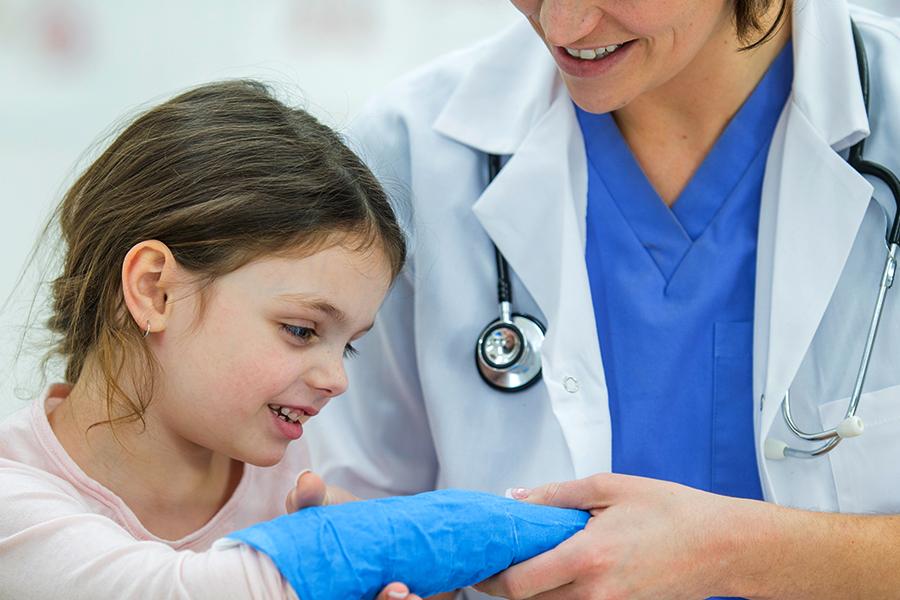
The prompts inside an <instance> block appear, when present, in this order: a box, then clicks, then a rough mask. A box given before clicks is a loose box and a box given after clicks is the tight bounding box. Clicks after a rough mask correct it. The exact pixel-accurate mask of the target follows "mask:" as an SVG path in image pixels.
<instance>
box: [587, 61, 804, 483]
mask: <svg viewBox="0 0 900 600" xmlns="http://www.w3.org/2000/svg"><path fill="white" fill-rule="evenodd" d="M792 78H793V61H792V56H791V46H790V44H788V46H787V47H786V48H785V49H784V50H783V51H782V52H781V53H780V54H779V56H778V57H777V59H776V60H775V62H774V63H773V64H772V65H771V67H770V68H769V70H768V72H767V73H766V75H765V76H764V78H763V79H762V81H761V82H760V83H759V85H758V86H757V87H756V89H755V90H754V91H753V93H752V95H751V96H750V97H749V98H748V99H747V101H746V102H745V103H744V105H743V106H742V107H741V109H740V110H739V112H738V113H737V114H736V115H735V116H734V118H733V119H732V120H731V122H730V123H729V124H728V127H727V128H726V130H725V131H724V133H723V134H722V135H721V137H720V138H719V140H718V141H717V142H716V144H715V146H714V147H713V149H712V151H711V152H710V153H709V155H708V156H707V157H706V159H705V161H704V162H703V164H702V165H701V166H700V168H699V169H698V170H697V172H696V173H695V174H694V176H693V178H692V179H691V181H690V182H689V183H688V185H687V187H686V188H685V189H684V191H683V192H682V193H681V195H680V196H679V197H678V199H677V201H676V202H675V203H674V205H673V206H672V208H671V209H670V208H668V207H667V206H666V205H665V204H664V203H663V201H662V200H661V199H660V197H659V195H658V194H657V193H656V192H655V190H654V189H653V187H652V186H651V185H650V183H649V182H648V180H647V177H646V176H645V175H644V173H643V172H642V171H641V168H640V166H639V165H638V163H637V161H636V160H635V158H634V156H633V155H632V153H631V150H630V149H629V148H628V145H627V144H626V142H625V141H624V139H623V138H622V136H621V134H620V132H619V130H618V127H617V126H616V123H615V121H614V120H613V119H612V117H611V115H609V114H600V115H596V114H590V113H586V112H584V111H581V110H578V120H579V123H580V125H581V129H582V132H583V134H584V139H585V147H586V150H587V157H588V208H587V246H586V252H585V253H586V261H587V267H588V275H589V278H590V284H591V295H592V299H593V305H594V314H595V316H596V323H597V333H598V337H599V340H600V349H601V354H602V357H603V359H602V360H603V368H604V370H605V373H606V380H607V385H608V388H609V407H610V413H611V415H610V416H611V419H612V466H613V471H614V472H617V473H628V474H633V475H642V476H646V477H653V478H658V479H665V480H669V481H675V482H679V483H682V484H685V485H688V486H691V487H695V488H699V489H702V490H708V491H711V492H715V493H718V494H726V495H729V496H741V497H745V498H757V499H759V498H762V492H761V489H760V481H759V472H758V470H757V465H756V452H755V449H754V439H753V408H752V406H753V400H752V377H751V372H752V358H751V355H752V341H753V302H754V287H755V274H756V238H757V225H758V223H759V204H760V195H761V188H762V180H763V173H764V170H765V162H766V156H767V154H768V149H769V144H770V142H771V140H772V134H773V132H774V129H775V124H776V122H777V120H778V117H779V115H780V114H781V112H782V109H783V108H784V105H785V102H786V100H787V98H788V95H789V93H790V88H791V82H792Z"/></svg>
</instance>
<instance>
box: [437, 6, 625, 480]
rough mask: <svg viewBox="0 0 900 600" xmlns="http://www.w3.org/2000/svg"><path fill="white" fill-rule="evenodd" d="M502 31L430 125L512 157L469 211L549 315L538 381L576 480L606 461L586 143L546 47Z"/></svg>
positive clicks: (523, 27) (525, 34)
mask: <svg viewBox="0 0 900 600" xmlns="http://www.w3.org/2000/svg"><path fill="white" fill-rule="evenodd" d="M504 35H505V36H507V37H506V39H502V37H501V39H500V40H495V42H492V43H494V44H496V47H495V48H492V49H490V50H488V51H486V52H485V60H483V61H481V62H480V63H476V64H475V65H474V66H473V68H472V70H471V72H470V75H469V76H468V77H467V78H466V80H464V81H463V82H462V83H461V85H460V86H458V88H457V89H456V90H455V91H454V93H453V95H452V96H451V98H450V100H449V102H448V104H447V105H446V107H445V109H444V110H443V111H442V113H441V115H440V116H439V118H438V119H437V121H436V123H435V129H436V130H437V131H439V132H440V133H442V134H444V135H446V136H447V137H450V138H453V139H455V140H457V141H459V142H461V143H463V144H465V145H467V146H471V147H473V148H474V149H475V150H477V151H478V152H481V153H484V152H490V153H496V154H503V155H507V156H509V160H508V161H507V163H506V164H505V165H504V167H503V169H502V170H501V171H500V174H499V175H498V176H497V178H496V179H495V180H494V182H493V183H492V184H491V185H490V186H488V187H487V188H486V189H485V191H484V192H483V194H482V195H481V197H480V198H479V199H478V201H477V202H476V203H475V205H474V206H473V211H474V213H475V215H476V217H477V218H478V220H479V222H480V223H481V225H482V227H483V228H484V230H485V231H486V232H487V234H488V235H489V236H490V238H491V240H493V242H494V243H495V244H496V245H497V247H498V248H499V249H500V251H501V252H502V253H503V255H504V256H505V257H506V259H507V261H508V262H509V264H510V267H511V268H512V270H513V272H515V274H516V275H517V276H518V278H519V279H520V280H521V282H522V283H523V285H524V286H525V288H526V289H527V290H528V293H529V294H531V296H532V297H533V298H534V300H535V302H537V304H538V306H539V307H540V309H541V312H543V314H544V316H545V317H546V319H547V325H548V331H547V337H546V339H545V341H544V345H543V351H542V359H543V360H542V364H543V375H544V378H543V382H542V383H543V385H544V386H545V387H546V388H547V390H548V392H549V396H550V402H551V405H552V409H553V412H554V414H555V416H556V417H557V419H558V421H559V424H560V428H561V430H562V433H563V435H564V437H565V439H566V442H567V444H568V447H569V451H570V455H571V459H572V463H573V468H574V472H575V474H576V476H577V477H583V476H586V475H589V474H592V473H596V472H599V471H608V470H609V469H610V465H611V459H610V428H609V411H608V406H607V396H606V386H605V380H604V377H603V369H602V362H601V359H600V349H599V344H598V342H597V334H596V327H595V325H594V319H593V305H592V304H591V296H590V287H589V283H588V278H587V269H586V266H585V262H584V239H585V233H584V228H585V210H586V204H587V164H586V158H585V153H584V143H583V140H582V137H581V134H580V129H579V127H578V122H577V119H576V117H575V111H574V107H573V105H572V101H571V99H570V98H569V96H568V93H567V92H566V89H565V86H564V84H563V83H562V81H561V80H560V78H559V77H558V75H557V71H556V65H555V64H554V62H553V60H552V58H551V57H550V56H549V54H548V52H547V50H546V48H545V47H544V46H543V44H541V42H540V40H539V39H538V38H537V36H535V35H534V33H533V32H532V31H531V29H530V27H528V25H527V23H524V22H523V23H522V24H520V25H518V26H517V27H514V28H513V29H512V30H510V32H508V33H507V34H504ZM497 48H515V49H517V52H516V55H517V57H518V60H517V61H516V65H514V66H512V67H510V66H509V65H508V64H507V65H506V67H505V68H504V69H503V70H498V69H497V56H498V55H500V54H504V52H498V50H497ZM504 62H507V61H504ZM474 82H477V83H478V85H477V86H476V85H474ZM485 82H490V83H489V84H488V86H489V87H486V86H485V85H484V83H485ZM479 164H483V163H479ZM513 302H514V303H515V298H514V299H513ZM567 378H568V388H569V389H568V390H567V389H566V388H565V387H564V386H565V385H566V381H567ZM574 388H578V389H577V391H573V390H574Z"/></svg>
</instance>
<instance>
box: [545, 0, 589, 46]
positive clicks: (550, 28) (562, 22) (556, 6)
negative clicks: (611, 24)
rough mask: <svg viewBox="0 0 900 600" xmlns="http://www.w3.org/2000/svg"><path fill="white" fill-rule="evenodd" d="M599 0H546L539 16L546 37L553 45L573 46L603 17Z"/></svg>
mask: <svg viewBox="0 0 900 600" xmlns="http://www.w3.org/2000/svg"><path fill="white" fill-rule="evenodd" d="M599 4H600V1H599V0H544V1H543V2H542V3H541V10H540V14H539V16H538V18H539V19H540V26H541V29H542V30H543V32H544V39H545V40H546V41H547V43H548V44H550V45H553V46H571V45H573V44H575V43H576V42H578V41H579V40H580V39H582V38H584V37H586V36H588V35H590V33H591V32H592V31H593V30H594V29H596V28H597V26H598V25H599V23H600V21H601V20H602V18H603V10H602V9H601V7H600V6H599Z"/></svg>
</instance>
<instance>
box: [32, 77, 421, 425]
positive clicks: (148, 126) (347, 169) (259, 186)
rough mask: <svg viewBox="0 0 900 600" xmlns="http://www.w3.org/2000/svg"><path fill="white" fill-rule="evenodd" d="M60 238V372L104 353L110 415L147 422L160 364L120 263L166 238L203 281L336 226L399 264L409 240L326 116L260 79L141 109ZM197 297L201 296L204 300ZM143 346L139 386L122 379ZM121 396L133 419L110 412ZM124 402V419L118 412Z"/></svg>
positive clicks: (54, 326) (331, 234)
mask: <svg viewBox="0 0 900 600" xmlns="http://www.w3.org/2000/svg"><path fill="white" fill-rule="evenodd" d="M53 220H54V221H58V223H59V228H60V232H61V236H62V242H63V244H64V247H65V254H64V257H63V265H62V273H61V274H60V275H59V277H57V278H56V279H55V280H54V281H53V282H52V290H51V291H52V299H51V301H52V313H51V316H50V318H49V320H48V322H47V325H48V327H49V329H50V331H51V332H53V333H54V334H56V338H57V340H58V341H57V342H56V344H55V345H54V346H53V348H52V349H51V351H50V352H49V353H48V355H47V356H46V357H45V364H46V362H47V361H48V360H49V359H50V358H52V357H54V356H60V357H62V358H63V359H64V362H65V380H66V381H67V382H68V383H74V382H76V381H77V380H78V378H79V376H80V375H81V373H82V369H83V367H84V365H85V361H86V359H87V358H88V356H92V357H95V358H96V360H97V362H98V364H99V367H100V369H101V370H102V374H103V380H104V382H105V387H106V402H107V405H106V406H107V415H108V416H109V422H115V421H122V420H133V419H141V418H142V414H143V411H144V409H145V408H146V406H147V402H148V401H149V398H150V397H151V396H152V388H153V380H154V376H153V374H154V373H155V366H156V365H155V363H154V361H153V356H152V353H151V352H150V350H149V348H148V347H147V346H146V344H144V343H142V339H141V336H142V332H141V331H140V329H139V328H138V327H136V326H135V323H134V321H133V319H132V318H131V315H130V313H129V312H128V310H127V309H126V307H125V304H124V299H123V294H122V287H121V269H122V262H123V259H124V257H125V255H126V253H127V252H128V251H129V249H130V248H131V247H132V246H134V245H135V244H137V243H138V242H140V241H142V240H149V239H155V240H160V241H161V242H163V243H165V244H166V245H167V246H168V247H169V249H170V250H171V251H172V254H173V255H174V257H175V259H176V260H177V261H178V263H179V264H180V265H181V266H183V267H185V268H186V269H187V270H189V271H190V272H192V273H193V274H196V276H197V277H198V280H199V281H201V282H203V283H204V284H208V283H211V282H212V281H213V280H214V279H215V278H216V277H219V276H221V275H224V274H226V273H229V272H231V271H234V270H235V269H238V268H239V267H241V266H243V265H245V264H247V263H248V262H250V261H252V260H254V259H256V258H259V257H262V256H264V255H268V254H277V253H286V252H297V251H298V250H299V251H306V252H312V251H315V250H316V249H318V248H319V247H321V246H322V245H324V244H326V243H332V242H333V241H334V240H335V234H338V235H339V238H338V239H339V241H340V242H341V243H346V244H353V246H354V248H358V249H360V250H362V249H364V248H368V247H377V248H378V249H379V250H380V251H382V252H384V254H385V255H386V256H387V258H388V260H389V262H390V265H391V268H392V271H393V275H394V276H396V274H397V273H398V272H399V271H400V269H401V267H402V265H403V262H404V260H405V255H406V246H405V242H404V239H403V235H402V232H401V230H400V227H399V226H398V224H397V221H396V219H395V216H394V213H393V211H392V210H391V207H390V206H389V204H388V199H387V197H386V195H385V193H384V191H383V190H382V188H381V186H380V184H379V183H378V181H377V180H376V178H375V177H374V176H373V175H372V173H371V172H370V171H369V170H368V169H367V168H366V167H365V165H363V163H362V162H361V161H360V160H359V158H358V157H357V156H356V155H355V154H353V153H352V152H351V151H350V150H349V149H348V148H347V147H346V146H345V145H344V144H343V143H342V141H341V140H340V139H339V138H338V136H337V135H336V134H335V133H334V132H333V131H332V130H331V129H329V128H328V127H326V126H324V125H322V124H321V123H319V122H318V121H317V120H316V119H315V118H313V117H312V116H310V115H309V114H307V113H306V112H304V111H302V110H298V109H292V108H288V107H287V106H285V105H284V104H282V103H281V102H279V101H278V100H276V99H275V98H274V97H273V96H272V94H271V93H270V91H269V90H268V89H267V88H266V87H265V86H263V85H262V84H260V83H257V82H253V81H230V82H222V83H213V84H209V85H204V86H201V87H198V88H196V89H193V90H190V91H188V92H186V93H183V94H181V95H179V96H177V97H175V98H173V99H171V100H169V101H167V102H165V103H163V104H161V105H159V106H157V107H155V108H153V109H151V110H149V111H148V112H146V113H144V114H143V115H141V116H140V117H139V118H137V119H136V120H135V121H134V122H133V123H132V124H131V125H130V126H128V127H127V128H126V129H125V130H124V131H123V132H122V133H121V134H120V135H119V136H118V137H117V138H116V139H115V141H113V142H112V144H111V145H110V146H109V147H108V148H107V149H106V150H105V151H104V152H103V153H102V155H100V157H99V158H98V159H97V160H96V161H94V162H93V164H91V166H90V167H89V168H88V169H87V170H86V171H85V172H84V173H83V174H82V175H81V176H80V177H79V178H78V179H77V181H76V182H75V184H74V185H73V186H72V187H71V189H69V191H68V192H67V193H66V194H65V196H64V198H63V199H62V202H61V203H60V204H59V206H58V207H57V209H56V211H55V212H54V215H53ZM201 306H202V302H201ZM135 349H139V350H140V351H139V352H138V353H137V354H138V356H139V357H140V360H142V361H143V363H144V366H145V368H142V369H137V371H139V372H142V373H144V374H145V377H144V378H143V381H141V382H135V387H136V389H138V390H139V391H138V392H137V394H138V397H136V398H131V397H128V394H126V393H125V392H124V390H123V389H122V388H121V387H120V386H119V385H118V383H117V381H118V379H119V377H120V375H121V374H122V372H123V367H124V365H125V364H126V359H127V360H130V359H131V358H133V357H134V354H136V353H135V352H134V350H135ZM117 400H118V401H121V402H122V403H123V404H124V408H125V416H121V411H114V410H113V406H114V402H115V401H117ZM115 413H119V414H120V416H118V417H114V416H113V415H114V414H115Z"/></svg>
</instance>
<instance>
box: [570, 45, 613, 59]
mask: <svg viewBox="0 0 900 600" xmlns="http://www.w3.org/2000/svg"><path fill="white" fill-rule="evenodd" d="M621 47H622V44H614V45H612V46H604V47H601V48H595V49H593V50H576V49H574V48H566V52H568V53H569V56H574V57H575V58H580V59H582V60H597V59H598V58H604V57H606V56H609V55H610V54H612V53H613V52H615V51H616V50H618V49H619V48H621Z"/></svg>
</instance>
